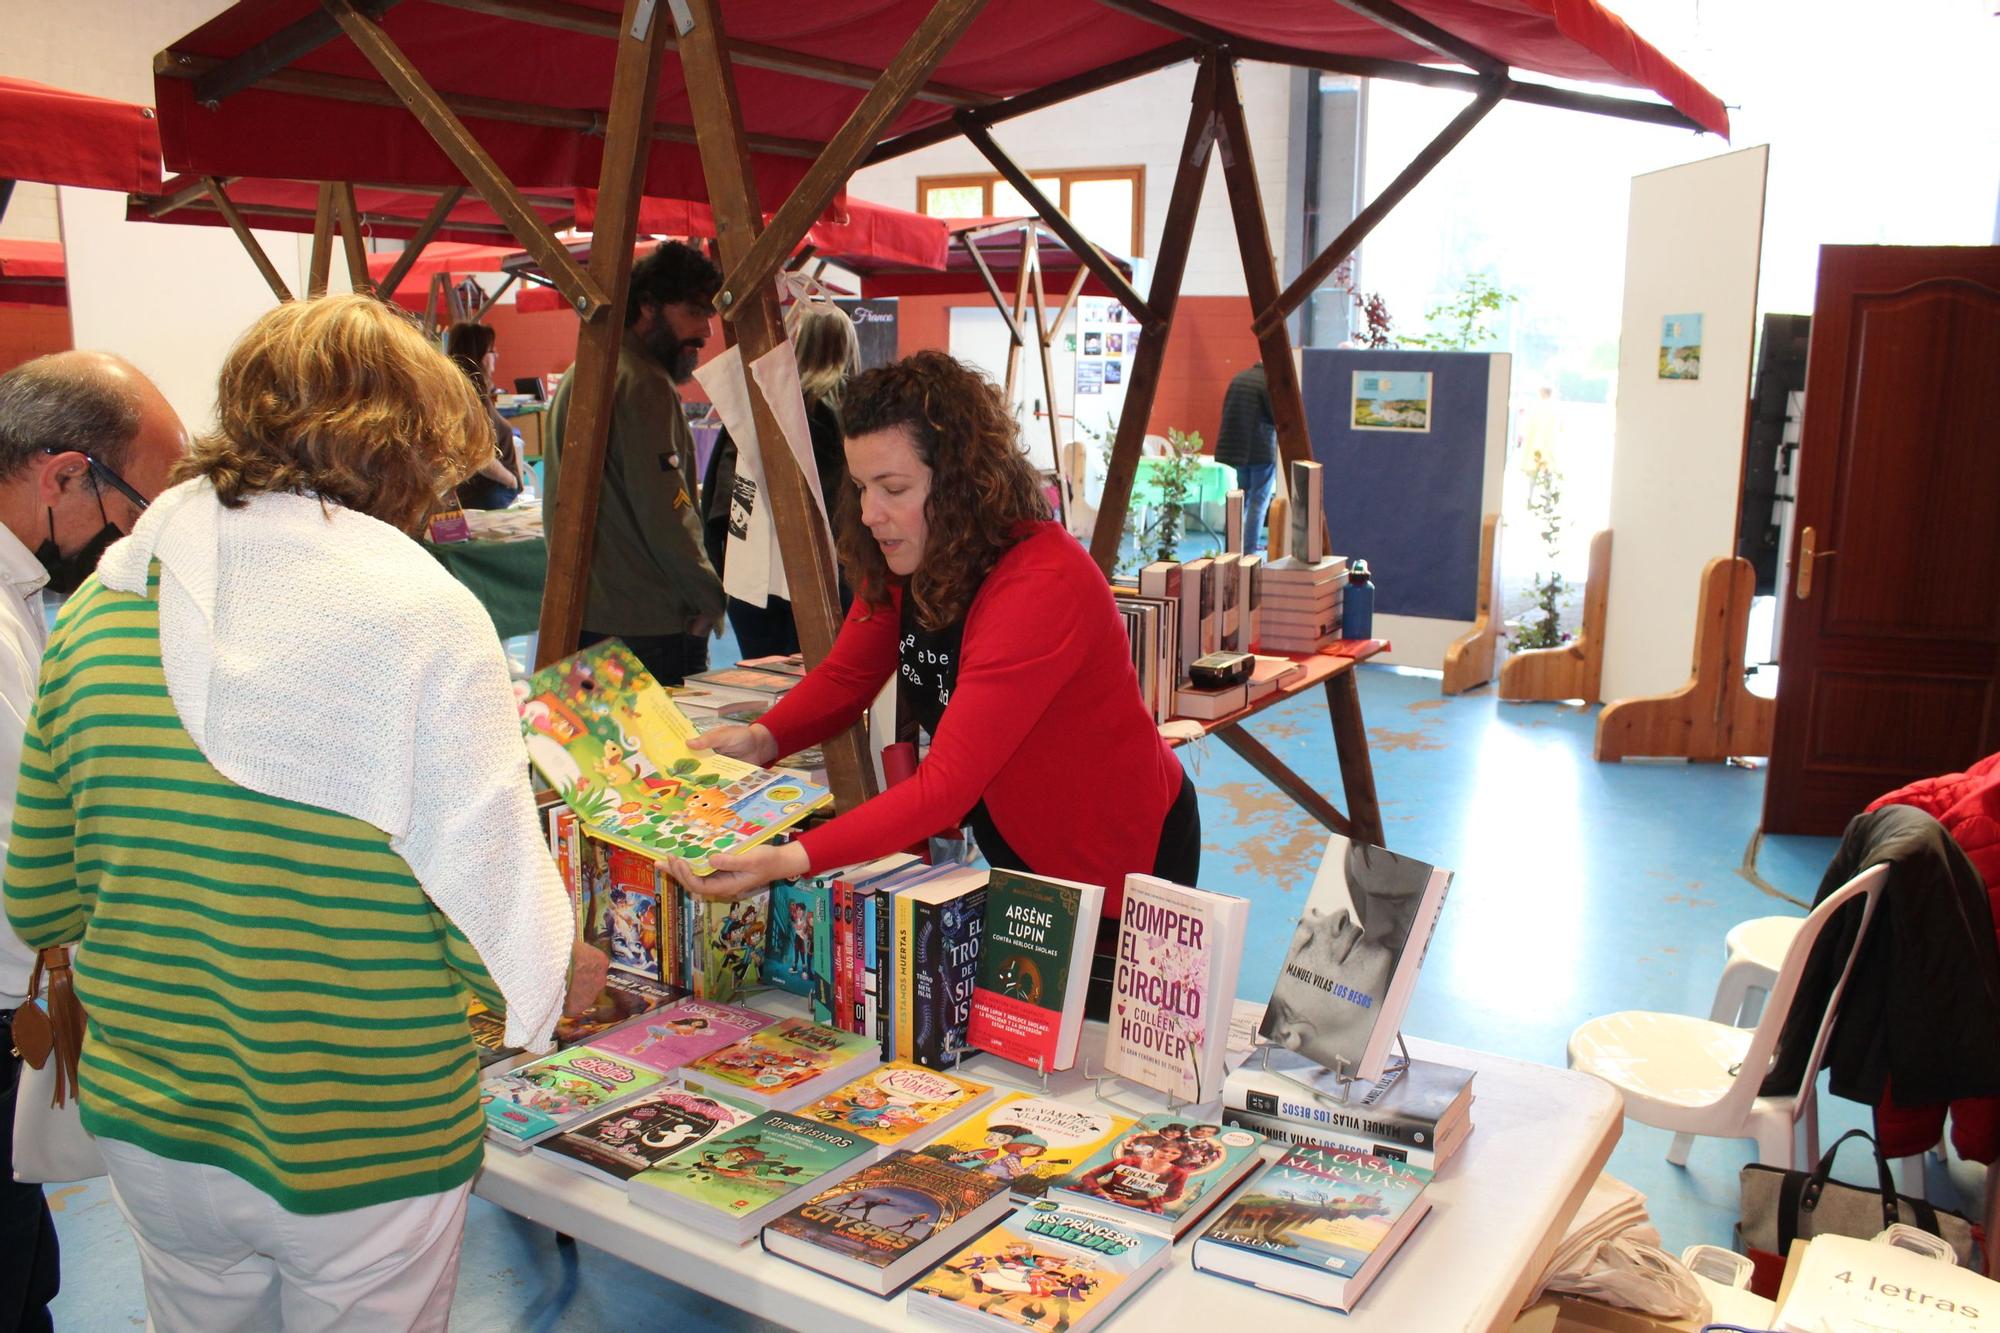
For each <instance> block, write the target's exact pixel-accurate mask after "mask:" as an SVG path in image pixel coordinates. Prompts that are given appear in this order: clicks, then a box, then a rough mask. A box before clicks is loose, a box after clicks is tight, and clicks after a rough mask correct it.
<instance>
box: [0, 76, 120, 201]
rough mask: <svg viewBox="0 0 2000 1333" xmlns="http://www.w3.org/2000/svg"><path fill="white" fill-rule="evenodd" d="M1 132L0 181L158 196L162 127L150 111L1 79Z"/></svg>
mask: <svg viewBox="0 0 2000 1333" xmlns="http://www.w3.org/2000/svg"><path fill="white" fill-rule="evenodd" d="M0 125H4V126H5V127H6V132H5V133H4V134H0V180H16V181H42V182H45V183H47V184H50V185H81V186H85V187H87V188H89V189H93V190H157V189H159V188H160V125H159V121H158V120H157V119H156V118H155V117H154V115H153V108H151V107H149V106H136V105H134V104H133V103H131V102H114V101H112V100H110V99H109V98H105V97H90V96H87V95H86V94H84V93H73V92H69V91H67V90H65V89H62V88H51V87H49V86H48V85H47V84H41V83H30V82H29V81H28V80H26V79H8V78H0Z"/></svg>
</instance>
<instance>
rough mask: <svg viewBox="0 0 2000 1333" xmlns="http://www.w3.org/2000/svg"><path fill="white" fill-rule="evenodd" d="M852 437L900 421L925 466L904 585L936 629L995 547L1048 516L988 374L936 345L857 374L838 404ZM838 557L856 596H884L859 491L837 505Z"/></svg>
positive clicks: (959, 611) (990, 562) (876, 599)
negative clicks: (911, 563) (910, 570)
mask: <svg viewBox="0 0 2000 1333" xmlns="http://www.w3.org/2000/svg"><path fill="white" fill-rule="evenodd" d="M840 424H841V430H842V432H843V433H844V434H845V435H846V436H847V437H848V438H849V439H852V438H854V437H855V436H857V435H870V434H873V433H874V432H876V431H883V430H893V429H896V428H898V427H900V428H902V429H904V430H906V431H908V432H909V434H910V439H911V441H912V442H913V443H914V444H915V445H916V450H917V457H918V458H920V459H922V460H923V462H924V465H925V466H927V467H929V468H930V470H931V488H930V496H929V498H928V499H926V500H925V501H924V530H925V536H924V554H923V563H922V564H921V565H920V566H918V568H917V572H916V573H914V574H912V575H911V576H910V578H909V581H908V583H907V585H906V586H905V589H904V591H905V594H906V595H907V596H909V597H911V598H912V599H914V601H915V603H916V608H917V619H918V621H919V623H921V624H922V625H923V626H924V627H925V628H926V629H942V628H943V627H944V626H946V625H949V624H951V623H952V622H953V621H955V620H957V619H959V618H960V617H961V616H963V615H964V614H965V609H966V608H967V607H968V606H970V605H971V604H972V596H973V594H974V593H976V592H977V591H978V590H979V585H980V584H981V583H982V582H984V581H985V578H986V576H987V574H989V573H990V572H992V569H993V566H994V565H996V564H998V563H999V560H1000V557H1001V556H1002V555H1004V554H1006V553H1007V551H1008V550H1009V549H1010V548H1011V547H1013V546H1014V544H1015V543H1016V542H1018V541H1020V540H1021V538H1022V537H1023V536H1024V535H1025V534H1024V532H1023V531H1022V525H1023V524H1025V523H1030V522H1034V521H1036V520H1039V519H1046V518H1048V517H1049V503H1048V499H1047V497H1046V496H1045V495H1044V494H1043V493H1042V481H1041V478H1040V476H1038V475H1037V474H1036V472H1035V469H1034V466H1033V465H1032V464H1030V463H1029V462H1028V460H1027V459H1026V458H1025V457H1024V456H1023V455H1022V453H1021V447H1020V439H1019V434H1020V432H1019V429H1018V427H1017V425H1016V423H1015V421H1014V414H1013V413H1012V412H1010V411H1009V410H1008V408H1007V404H1006V402H1005V401H1004V400H1003V399H1002V398H1001V396H1000V389H999V387H998V386H997V385H995V384H994V383H993V381H992V380H990V379H988V378H986V376H984V375H982V374H980V373H979V372H978V371H976V370H974V369H972V368H971V367H970V366H967V365H965V364H964V363H963V362H961V361H958V360H957V359H955V358H953V357H951V356H948V355H946V354H945V353H943V352H917V353H915V354H913V355H910V356H906V357H904V358H903V359H902V360H900V361H892V362H890V363H889V364H888V365H886V366H882V367H879V368H877V369H875V370H870V371H866V372H864V373H862V374H861V375H858V376H856V377H855V379H854V381H853V383H851V384H849V385H848V386H847V393H846V395H845V396H844V398H843V399H842V403H841V409H840ZM837 526H838V531H839V533H840V538H839V543H838V545H839V548H840V563H841V565H842V567H843V568H844V569H845V570H846V572H847V581H848V583H849V584H851V585H852V586H853V588H854V593H855V596H857V597H859V598H861V599H862V600H863V601H866V602H868V603H870V604H872V605H876V606H886V605H887V604H888V602H889V580H890V578H891V577H892V576H891V575H890V573H889V566H888V564H887V563H886V562H885V561H884V560H883V559H882V548H881V547H880V546H878V545H876V544H875V539H874V537H873V536H871V535H870V534H869V531H868V529H867V528H865V527H863V526H862V523H861V504H860V499H859V493H858V492H857V491H856V490H855V489H854V488H853V487H848V488H847V489H846V492H845V494H844V495H843V497H842V499H841V502H840V505H839V515H838V525H837Z"/></svg>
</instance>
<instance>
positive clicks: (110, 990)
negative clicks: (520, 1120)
mask: <svg viewBox="0 0 2000 1333" xmlns="http://www.w3.org/2000/svg"><path fill="white" fill-rule="evenodd" d="M157 588H158V567H157V565H156V566H155V567H154V573H153V581H152V590H153V591H152V595H149V596H147V597H138V596H134V595H132V594H129V593H121V592H114V591H112V590H110V589H107V588H105V587H104V586H103V585H102V584H100V583H98V581H97V580H96V579H95V578H92V579H90V580H88V581H87V582H85V584H84V585H83V587H82V588H81V589H80V590H79V591H78V592H77V594H76V595H75V596H74V597H72V598H71V599H70V600H69V603H68V604H67V605H66V606H65V607H64V608H63V611H62V614H61V616H60V617H58V619H57V621H56V624H55V629H54V631H53V632H52V634H51V635H50V638H49V645H48V651H47V654H46V655H45V656H44V658H43V661H42V681H41V694H40V697H39V698H38V699H37V700H36V703H35V710H34V715H33V717H32V718H31V719H30V721H29V723H28V730H27V736H26V738H25V741H24V743H23V745H22V748H21V782H20V791H19V795H18V797H17V798H16V804H15V814H14V833H13V841H12V844H11V845H10V846H9V848H8V851H7V870H6V905H7V917H8V920H10V921H11V922H12V923H13V925H14V929H15V930H16V931H18V932H19V933H20V935H21V937H22V938H23V939H25V940H26V941H27V942H28V943H29V944H30V945H32V946H34V947H36V948H45V947H47V946H49V945H53V944H67V943H70V942H73V941H76V940H79V939H81V940H82V941H83V944H82V948H81V950H80V951H79V953H78V956H77V964H76V988H77V994H78V997H79V998H80V999H81V1000H82V1001H83V1004H84V1006H85V1008H86V1009H87V1011H88V1013H89V1015H90V1022H89V1028H88V1031H87V1033H86V1036H85V1039H84V1048H83V1059H82V1065H81V1085H82V1099H81V1101H82V1111H83V1122H84V1124H85V1125H86V1126H87V1127H88V1128H89V1129H90V1130H91V1131H92V1132H93V1133H95V1134H98V1135H100V1136H102V1137H105V1138H112V1139H119V1140H122V1141H124V1142H127V1143H133V1144H136V1145H138V1146H140V1147H142V1148H146V1149H148V1150H150V1151H152V1152H155V1153H158V1154H159V1155H161V1156H163V1157H170V1158H174V1159H176V1160H179V1161H185V1162H203V1163H208V1164H210V1165H213V1166H218V1167H221V1168H223V1169H224V1170H227V1171H230V1172H232V1173H233V1174H235V1175H237V1176H240V1177H241V1178H242V1179H244V1180H246V1181H248V1182H249V1183H251V1184H252V1185H255V1186H256V1187H257V1188H259V1189H261V1190H263V1191H264V1192H265V1193H267V1194H269V1195H270V1196H271V1197H272V1198H273V1199H275V1200H276V1201H277V1202H278V1203H279V1204H281V1205H282V1206H283V1207H285V1208H287V1209H289V1210H291V1211H293V1212H297V1213H326V1212H334V1211H338V1210H343V1209H348V1208H359V1207H364V1206H367V1205H369V1204H377V1203H386V1202H389V1201H392V1200H396V1199H405V1198H411V1197H414V1196H417V1195H422V1194H431V1193H436V1192H438V1191H441V1190H446V1189H451V1188H453V1187H455V1186H457V1185H459V1184H460V1183H462V1182H463V1181H465V1180H467V1179H469V1178H470V1177H471V1176H472V1174H473V1172H475V1171H476V1170H477V1169H478V1167H479V1162H480V1149H481V1142H482V1133H483V1117H482V1114H481V1112H480V1107H479V1079H478V1063H477V1060H476V1057H475V1054H474V1050H473V1046H472V1042H471V1035H470V1033H469V1031H468V1030H467V1025H466V1018H465V1015H466V1008H467V1002H468V1000H469V999H470V998H471V996H472V995H475V994H476V995H477V996H478V998H479V999H481V1000H483V1001H484V1002H485V1003H486V1004H488V1005H490V1006H493V1007H494V1008H496V1009H497V1008H498V1007H499V1006H500V1004H501V999H500V996H499V994H498V992H497V991H496V990H495V988H494V986H493V983H492V981H491V979H490V978H489V977H488V976H487V974H486V969H485V967H484V966H483V965H482V964H481V963H480V961H479V958H478V956H477V955H476V954H475V953H474V952H473V950H472V947H471V945H469V944H468V943H467V942H466V940H465V937H464V936H463V935H461V934H460V933H459V932H458V930H457V928H456V927H454V926H452V925H450V924H449V923H448V922H447V921H446V920H445V919H444V916H443V915H442V914H441V913H440V912H439V911H438V910H437V908H436V907H434V906H433V905H432V904H431V902H430V900H429V899H428V898H426V897H425V896H424V893H423V890H422V889H421V888H419V887H418V885H417V882H416V879H415V878H414V877H413V876H412V875H411V874H410V869H409V866H408V865H406V864H405V863H404V861H403V859H402V858H401V857H400V856H398V855H397V854H396V853H395V852H394V851H393V850H391V848H390V846H389V836H388V835H387V834H386V833H384V832H382V831H381V830H380V829H377V828H375V827H373V826H372V825H369V824H365V823H363V822H361V821H359V820H356V819H353V818H350V817H348V816H346V815H339V814H334V813H332V812H330V811H327V810H321V809H316V808H314V807H312V806H307V805H300V804H298V803H296V802H293V801H287V800H281V799H278V798H276V797H270V796H264V795H260V794H258V793H256V792H253V791H250V790H248V789H247V788H244V787H240V786H238V785H236V784H235V783H233V782H231V781H230V780H229V779H227V778H225V777H223V776H222V774H221V773H219V772H217V771H216V770H215V768H214V767H213V766H212V765H210V764H209V762H208V761H207V760H206V759H204V758H203V757H202V754H201V751H200V750H198V749H197V748H196V747H195V744H194V742H193V740H192V739H190V738H189V736H188V734H187V731H186V729H185V728H184V727H183V726H182V725H181V721H180V718H179V716H178V715H177V714H176V712H175V711H174V706H173V703H172V701H171V699H169V697H168V695H167V684H166V678H165V676H164V675H163V673H162V671H161V667H160V633H159V629H160V626H159V609H158V603H157V602H156V601H155V600H154V597H156V596H157ZM355 685H356V688H366V682H362V681H357V682H355Z"/></svg>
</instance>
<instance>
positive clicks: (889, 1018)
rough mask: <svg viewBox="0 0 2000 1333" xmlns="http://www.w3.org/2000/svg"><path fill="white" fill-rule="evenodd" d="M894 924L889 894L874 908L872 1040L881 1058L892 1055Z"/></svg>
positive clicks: (894, 908)
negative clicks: (873, 1036) (879, 1049)
mask: <svg viewBox="0 0 2000 1333" xmlns="http://www.w3.org/2000/svg"><path fill="white" fill-rule="evenodd" d="M895 923H896V895H895V894H893V893H892V894H889V895H888V896H887V897H885V898H883V900H882V901H881V902H879V903H877V904H876V907H875V1026H874V1029H873V1031H874V1034H875V1042H876V1044H877V1045H878V1046H880V1047H881V1048H882V1058H883V1059H884V1060H893V1059H895V1058H896V1040H895V1026H894V1024H895V1012H896V999H895V979H896V953H895V934H896V931H895Z"/></svg>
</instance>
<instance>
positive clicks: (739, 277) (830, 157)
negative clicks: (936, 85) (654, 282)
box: [716, 0, 986, 319]
mask: <svg viewBox="0 0 2000 1333" xmlns="http://www.w3.org/2000/svg"><path fill="white" fill-rule="evenodd" d="M985 7H986V0H933V3H932V5H931V9H930V12H929V13H928V14H925V15H924V18H923V21H922V22H921V23H919V24H917V30H916V31H915V32H913V33H911V34H910V39H909V40H908V41H906V42H904V43H903V48H902V50H900V51H898V52H897V53H896V58H895V59H894V60H892V61H890V62H889V67H888V68H887V69H885V70H883V71H882V77H881V78H880V79H877V80H876V81H875V84H874V86H873V87H871V88H870V89H869V90H868V92H867V93H866V94H865V95H864V96H863V97H862V99H861V102H860V104H859V105H858V106H856V107H855V108H854V110H853V111H852V112H850V113H849V114H848V117H847V120H846V121H845V122H844V123H843V124H842V125H841V127H840V128H839V129H838V130H836V131H835V132H834V135H833V137H832V138H831V139H829V140H827V144H826V148H825V150H824V151H823V152H821V153H820V155H819V159H818V160H817V161H815V162H814V163H813V164H812V167H811V169H810V170H808V171H807V172H806V174H805V179H803V180H801V181H800V182H799V183H798V184H797V185H796V186H794V187H793V188H792V192H791V194H790V196H788V197H787V198H786V200H785V202H784V203H782V204H780V205H779V206H778V211H777V212H776V213H774V214H772V215H771V221H770V224H769V225H768V226H766V227H765V228H764V229H763V231H762V232H761V233H760V234H759V235H758V237H757V243H756V244H755V245H753V246H751V247H750V250H749V252H748V253H747V254H745V255H744V256H743V257H742V258H741V259H739V260H737V261H736V262H735V263H734V264H732V265H730V267H729V269H728V270H727V276H726V277H724V278H723V280H722V295H720V296H719V297H717V298H716V303H717V304H718V305H719V306H720V307H721V309H722V315H723V318H725V319H735V318H736V311H737V309H738V303H739V302H741V301H742V300H743V299H744V298H745V297H746V296H748V295H749V293H750V292H751V291H752V290H754V289H755V288H757V287H759V286H761V285H763V284H765V283H767V282H769V281H770V280H771V276H772V275H773V274H775V273H776V272H777V271H778V270H779V268H780V267H782V266H783V264H784V262H785V258H786V256H788V255H790V254H791V252H792V251H793V249H795V248H796V247H797V246H798V243H799V242H800V241H801V240H803V239H804V238H805V234H806V232H807V230H809V229H810V228H811V227H812V224H813V219H815V218H817V217H818V216H819V215H820V214H821V213H824V212H825V211H826V206H827V205H828V204H830V203H832V202H833V197H834V195H836V194H838V193H839V192H840V187H841V186H842V185H844V184H845V183H846V181H847V178H848V177H849V176H850V175H852V174H853V173H854V169H855V168H856V167H858V166H860V165H861V160H862V159H863V158H864V157H866V156H867V155H868V150H869V149H871V148H873V147H874V146H875V145H876V143H877V142H878V141H879V140H880V139H881V137H882V131H883V130H884V129H886V128H888V125H889V122H891V121H893V120H894V119H895V118H896V117H897V116H899V115H901V114H902V111H903V108H904V107H906V106H908V105H909V104H910V99H911V98H912V97H914V96H915V95H916V92H917V89H918V88H920V87H921V86H923V82H924V80H925V79H928V78H929V77H930V74H931V71H932V70H934V69H936V68H937V65H938V62H939V61H940V60H943V59H944V58H945V56H946V55H947V54H948V53H949V52H950V51H951V48H952V47H953V46H954V45H956V44H957V42H958V39H959V38H960V37H961V36H962V35H964V33H965V30H966V28H967V27H968V26H970V24H971V23H972V20H973V19H975V18H977V17H978V16H979V11H980V10H982V9H984V8H985ZM725 58H727V57H725Z"/></svg>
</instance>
